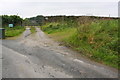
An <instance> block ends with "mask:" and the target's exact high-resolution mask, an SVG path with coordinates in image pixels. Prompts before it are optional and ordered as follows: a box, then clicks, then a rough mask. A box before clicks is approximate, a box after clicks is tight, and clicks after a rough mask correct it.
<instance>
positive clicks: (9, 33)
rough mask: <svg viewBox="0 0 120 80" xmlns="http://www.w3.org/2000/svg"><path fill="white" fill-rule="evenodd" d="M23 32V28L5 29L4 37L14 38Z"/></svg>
mask: <svg viewBox="0 0 120 80" xmlns="http://www.w3.org/2000/svg"><path fill="white" fill-rule="evenodd" d="M23 31H25V28H24V27H21V26H15V27H13V28H9V27H5V36H6V37H14V36H18V35H20V34H21V33H22V32H23Z"/></svg>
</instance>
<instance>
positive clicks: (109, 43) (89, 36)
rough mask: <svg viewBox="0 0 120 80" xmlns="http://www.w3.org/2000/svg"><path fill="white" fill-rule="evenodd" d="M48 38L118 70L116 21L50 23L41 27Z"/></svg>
mask: <svg viewBox="0 0 120 80" xmlns="http://www.w3.org/2000/svg"><path fill="white" fill-rule="evenodd" d="M68 26H69V27H68ZM41 28H42V30H43V31H45V32H46V33H47V34H49V36H51V37H53V38H54V39H55V40H57V41H60V42H63V43H64V45H67V46H70V47H71V48H72V49H74V50H77V51H79V52H81V53H82V54H83V55H85V56H87V57H88V58H90V59H92V60H95V61H97V62H100V63H102V64H106V65H109V66H112V67H114V68H119V69H120V67H118V63H120V62H119V58H118V46H119V45H118V20H97V22H92V23H90V24H87V25H86V24H80V25H77V26H76V25H75V24H73V25H71V26H70V25H69V24H65V23H64V24H61V23H50V24H46V25H44V26H42V27H41Z"/></svg>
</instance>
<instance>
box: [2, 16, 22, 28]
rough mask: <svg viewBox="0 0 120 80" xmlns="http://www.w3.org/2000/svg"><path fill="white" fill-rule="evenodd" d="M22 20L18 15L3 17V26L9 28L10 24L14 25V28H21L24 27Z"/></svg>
mask: <svg viewBox="0 0 120 80" xmlns="http://www.w3.org/2000/svg"><path fill="white" fill-rule="evenodd" d="M22 20H23V19H22V18H20V17H19V16H17V15H11V16H8V15H2V24H3V27H4V26H8V24H14V26H21V25H22Z"/></svg>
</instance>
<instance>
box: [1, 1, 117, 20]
mask: <svg viewBox="0 0 120 80" xmlns="http://www.w3.org/2000/svg"><path fill="white" fill-rule="evenodd" d="M118 1H119V0H0V15H4V14H7V15H17V14H18V15H19V16H21V17H23V18H26V17H33V16H37V15H44V16H48V15H49V16H51V15H95V16H109V14H110V16H113V17H117V16H118Z"/></svg>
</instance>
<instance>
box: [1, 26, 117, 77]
mask: <svg viewBox="0 0 120 80" xmlns="http://www.w3.org/2000/svg"><path fill="white" fill-rule="evenodd" d="M36 31H37V32H36V33H35V34H31V32H30V29H28V28H27V29H26V31H25V32H24V33H23V35H22V36H21V37H20V38H17V39H15V40H3V41H2V77H3V78H117V77H118V72H117V70H115V69H112V68H109V67H107V66H104V65H102V64H97V63H95V62H92V61H89V60H87V59H83V58H82V57H79V58H77V57H73V56H72V53H73V54H74V53H75V52H73V51H71V50H69V49H67V48H66V47H64V46H59V44H58V43H57V42H54V41H53V40H51V39H49V38H48V37H47V36H46V35H45V34H44V33H43V32H42V31H41V30H40V29H39V28H37V27H36Z"/></svg>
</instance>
